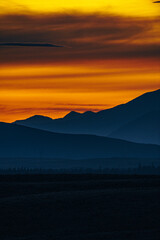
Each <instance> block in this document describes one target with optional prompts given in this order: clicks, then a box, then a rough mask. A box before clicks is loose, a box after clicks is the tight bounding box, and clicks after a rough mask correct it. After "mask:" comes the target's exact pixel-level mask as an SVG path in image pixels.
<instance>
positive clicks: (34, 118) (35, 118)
mask: <svg viewBox="0 0 160 240" xmlns="http://www.w3.org/2000/svg"><path fill="white" fill-rule="evenodd" d="M44 120H45V121H46V120H49V121H52V120H53V119H52V118H50V117H46V116H43V115H33V116H31V117H29V118H27V119H24V120H17V121H15V122H13V123H19V122H23V121H25V122H30V121H31V122H37V121H39V122H43V121H44Z"/></svg>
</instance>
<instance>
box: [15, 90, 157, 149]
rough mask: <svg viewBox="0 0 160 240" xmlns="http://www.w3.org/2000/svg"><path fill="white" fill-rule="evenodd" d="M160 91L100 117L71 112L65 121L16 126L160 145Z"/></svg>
mask: <svg viewBox="0 0 160 240" xmlns="http://www.w3.org/2000/svg"><path fill="white" fill-rule="evenodd" d="M159 122H160V89H159V90H156V91H153V92H148V93H145V94H143V95H141V96H139V97H137V98H135V99H133V100H132V101H130V102H128V103H126V104H121V105H118V106H116V107H114V108H110V109H106V110H103V111H99V112H97V113H94V112H91V111H87V112H85V113H78V112H74V111H72V112H70V113H69V114H67V115H66V116H65V117H64V118H60V119H52V118H49V117H45V116H40V115H35V116H32V117H30V118H28V119H24V120H18V121H15V122H14V123H13V124H16V125H23V126H27V127H32V128H37V129H41V130H47V131H49V132H57V133H68V134H90V135H97V136H105V137H110V138H117V139H123V140H127V141H132V142H136V143H148V144H159V145H160V127H159Z"/></svg>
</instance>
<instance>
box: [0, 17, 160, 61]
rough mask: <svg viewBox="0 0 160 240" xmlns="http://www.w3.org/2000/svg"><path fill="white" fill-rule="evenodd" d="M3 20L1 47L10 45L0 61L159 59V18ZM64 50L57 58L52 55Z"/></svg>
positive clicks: (0, 56)
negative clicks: (53, 49) (29, 47)
mask: <svg viewBox="0 0 160 240" xmlns="http://www.w3.org/2000/svg"><path fill="white" fill-rule="evenodd" d="M0 22H1V25H0V46H6V47H3V48H1V55H0V63H16V62H18V63H31V62H33V63H36V64H37V63H44V62H45V63H51V62H52V63H53V62H66V61H75V60H82V61H83V60H90V59H110V58H137V57H138V58H139V57H142V58H147V57H159V49H160V44H159V39H160V32H159V24H160V20H159V18H134V17H121V16H115V15H99V14H88V15H87V14H80V13H72V14H48V15H47V14H43V15H38V14H37V15H32V14H28V15H27V14H22V15H3V16H0ZM50 43H58V45H57V44H55V45H54V44H50ZM9 46H12V47H11V48H9ZM19 46H21V48H20V50H18V49H17V47H19ZM26 46H32V47H36V46H38V47H42V49H41V51H39V49H37V48H34V51H33V48H32V50H30V49H28V48H26ZM62 46H64V47H63V48H61V50H60V48H59V49H58V48H57V49H58V50H56V49H55V51H54V54H53V52H52V51H50V48H52V47H55V48H56V47H62ZM66 46H69V47H66ZM62 49H63V50H62Z"/></svg>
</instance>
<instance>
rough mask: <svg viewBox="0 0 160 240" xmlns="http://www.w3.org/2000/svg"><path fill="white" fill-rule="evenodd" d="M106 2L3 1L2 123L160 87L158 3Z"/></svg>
mask: <svg viewBox="0 0 160 240" xmlns="http://www.w3.org/2000/svg"><path fill="white" fill-rule="evenodd" d="M85 2H86V1H85ZM106 2H107V1H93V4H91V2H90V1H87V4H88V6H90V8H89V9H90V10H89V11H88V8H87V7H86V6H87V5H85V4H83V1H79V5H77V6H76V5H75V4H74V3H75V1H74V2H73V1H69V2H68V3H69V4H68V5H67V6H66V5H65V4H64V2H63V1H59V5H58V4H57V5H56V6H55V7H54V8H53V9H52V7H51V1H46V3H47V4H46V5H45V6H46V7H45V9H44V8H43V7H42V6H43V5H40V1H39V4H38V5H37V1H10V5H9V6H10V7H8V5H6V4H5V1H2V2H1V11H0V22H1V25H0V121H6V122H11V121H14V120H16V119H23V118H26V117H29V116H31V115H34V114H43V115H47V116H50V117H53V118H57V117H62V116H64V115H65V114H67V113H68V112H69V111H71V110H76V111H79V112H84V111H87V110H92V111H99V110H102V109H106V108H109V107H113V106H115V105H117V104H120V103H125V102H127V101H129V100H131V99H133V98H135V97H137V96H138V95H140V94H143V93H144V92H147V91H151V90H156V89H158V88H160V80H159V77H160V67H159V66H160V61H159V60H160V58H159V49H160V30H159V24H160V18H159V6H155V4H152V2H151V1H148V0H144V1H142V2H141V4H140V6H139V7H138V6H137V5H136V2H137V1H130V4H128V3H127V4H128V5H127V8H126V7H125V8H124V6H126V5H125V4H126V1H125V0H124V1H122V2H121V4H120V3H119V1H115V2H114V4H112V1H108V2H107V3H108V5H107V6H110V7H107V8H104V4H106ZM127 2H128V1H127ZM60 3H61V4H60ZM77 3H78V2H77ZM142 3H143V4H142ZM144 4H146V5H144ZM105 6H106V5H105ZM144 6H145V7H144ZM97 7H98V8H97ZM95 8H96V9H97V11H96V12H95ZM102 8H103V10H102ZM136 9H138V11H136ZM140 9H141V11H140ZM8 43H10V46H8ZM15 43H17V46H15V45H14V44H15ZM27 43H29V44H30V46H25V44H27ZM21 44H23V46H21ZM36 44H38V46H36ZM47 44H53V45H58V46H61V47H60V48H59V47H54V46H53V47H52V46H47Z"/></svg>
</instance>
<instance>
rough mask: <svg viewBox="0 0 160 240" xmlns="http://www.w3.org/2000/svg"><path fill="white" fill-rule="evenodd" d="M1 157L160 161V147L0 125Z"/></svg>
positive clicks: (12, 125)
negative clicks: (158, 159)
mask: <svg viewBox="0 0 160 240" xmlns="http://www.w3.org/2000/svg"><path fill="white" fill-rule="evenodd" d="M0 133H1V134H0V146H1V150H0V158H52V159H77V160H78V159H93V158H159V156H160V146H158V145H151V144H150V145H149V144H138V143H132V142H127V141H124V140H118V139H112V138H108V137H100V136H93V135H83V134H80V135H77V134H62V133H52V132H47V131H44V130H39V129H34V128H30V127H25V126H19V125H16V124H9V123H2V122H1V123H0Z"/></svg>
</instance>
